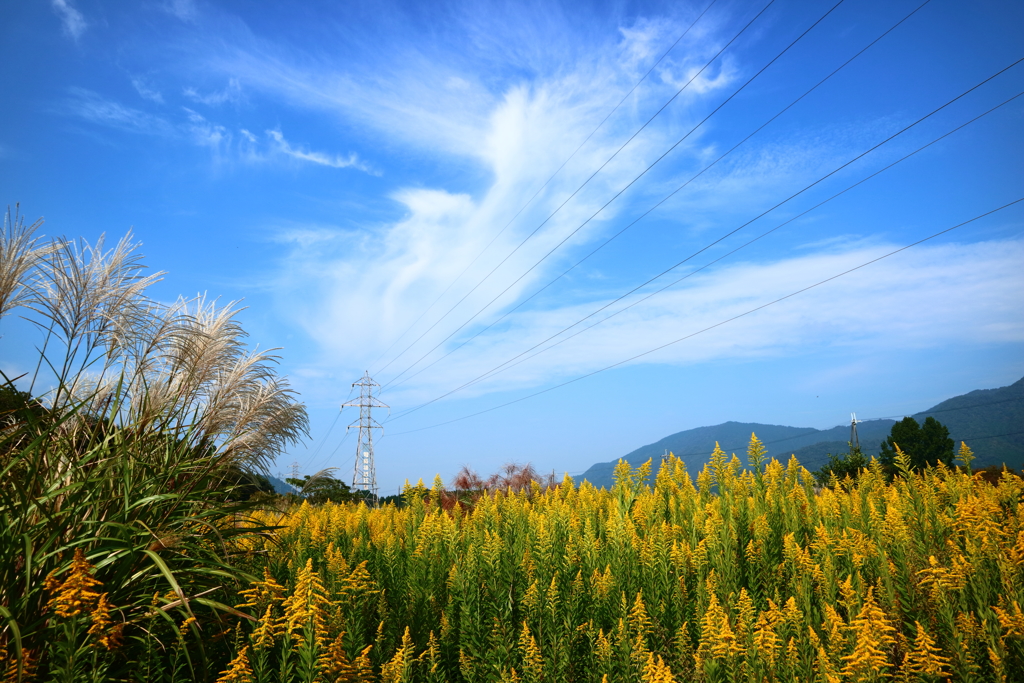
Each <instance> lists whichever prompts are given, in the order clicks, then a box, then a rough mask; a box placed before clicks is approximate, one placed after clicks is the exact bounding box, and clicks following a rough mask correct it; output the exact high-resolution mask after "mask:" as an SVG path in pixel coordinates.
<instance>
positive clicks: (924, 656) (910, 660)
mask: <svg viewBox="0 0 1024 683" xmlns="http://www.w3.org/2000/svg"><path fill="white" fill-rule="evenodd" d="M914 623H915V624H916V625H917V635H916V636H915V637H914V646H913V648H911V650H910V652H908V653H907V658H906V661H905V662H904V663H903V666H904V668H905V669H906V671H907V673H909V674H913V675H915V676H938V677H944V676H948V675H949V672H948V671H947V670H946V667H948V666H949V658H948V657H943V656H942V650H940V649H939V648H938V647H936V646H935V640H934V639H932V637H931V636H930V635H929V634H928V632H927V631H925V630H924V627H923V626H921V622H919V621H918V622H914Z"/></svg>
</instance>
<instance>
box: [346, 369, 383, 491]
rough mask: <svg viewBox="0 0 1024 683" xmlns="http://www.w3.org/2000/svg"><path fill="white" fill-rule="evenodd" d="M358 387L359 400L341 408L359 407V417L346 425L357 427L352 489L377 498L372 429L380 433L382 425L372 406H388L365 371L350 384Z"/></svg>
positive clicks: (377, 385)
mask: <svg viewBox="0 0 1024 683" xmlns="http://www.w3.org/2000/svg"><path fill="white" fill-rule="evenodd" d="M352 386H353V387H359V400H358V401H350V402H348V403H345V404H344V405H342V408H347V407H352V408H359V419H358V420H356V421H355V422H353V423H352V424H350V425H349V426H348V429H352V428H353V427H358V428H359V443H357V444H356V462H355V466H354V469H353V472H352V490H353V491H363V492H364V494H365V495H367V496H369V497H372V498H373V500H374V502H376V500H377V470H376V468H375V466H374V462H373V430H374V429H379V430H381V433H383V431H384V427H383V426H381V424H380V423H379V422H377V421H376V420H374V419H373V414H372V410H373V409H374V408H388V407H389V406H387V405H386V404H384V403H382V402H381V401H380V399H378V398H377V397H376V396H374V393H376V392H379V391H380V385H379V384H377V383H376V382H374V381H373V380H372V379H371V378H370V373H369V372H366V374H364V375H363V377H362V379H360V380H359V381H358V382H354V383H353V384H352Z"/></svg>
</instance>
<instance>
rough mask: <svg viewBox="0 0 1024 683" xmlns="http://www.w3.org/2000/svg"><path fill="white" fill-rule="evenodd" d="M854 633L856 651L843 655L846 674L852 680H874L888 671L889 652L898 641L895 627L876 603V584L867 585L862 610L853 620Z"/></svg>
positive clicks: (851, 626)
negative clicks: (868, 586)
mask: <svg viewBox="0 0 1024 683" xmlns="http://www.w3.org/2000/svg"><path fill="white" fill-rule="evenodd" d="M850 629H852V630H853V632H854V645H853V652H852V653H851V654H849V655H846V656H845V657H843V661H845V662H846V666H845V667H844V668H843V675H844V676H847V677H849V678H850V679H851V680H855V681H860V680H871V679H873V678H877V677H879V676H882V675H884V674H885V672H886V670H887V669H888V667H889V651H890V648H891V647H892V646H893V644H894V643H895V642H896V641H895V638H894V637H893V634H894V632H895V631H896V629H895V628H893V626H892V625H891V624H890V623H889V618H888V617H887V616H886V615H885V612H883V611H882V609H881V608H880V607H879V606H878V603H877V602H875V596H874V587H871V588H868V594H867V596H866V597H865V598H864V605H863V606H862V607H861V609H860V613H859V614H858V615H857V616H856V617H855V618H854V619H853V620H852V621H851V624H850Z"/></svg>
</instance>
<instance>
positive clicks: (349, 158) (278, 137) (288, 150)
mask: <svg viewBox="0 0 1024 683" xmlns="http://www.w3.org/2000/svg"><path fill="white" fill-rule="evenodd" d="M246 133H248V131H246ZM267 136H268V137H269V138H270V139H271V140H272V141H273V142H274V145H275V148H276V150H277V151H278V152H280V153H281V154H284V155H286V156H289V157H292V158H293V159H300V160H302V161H308V162H310V163H313V164H319V165H320V166H330V167H331V168H356V169H359V170H360V171H365V172H366V173H372V174H376V175H379V172H377V171H374V170H373V169H371V168H370V167H369V166H367V165H366V164H365V163H363V162H362V161H361V160H360V159H359V156H358V155H357V154H356V153H355V152H349V153H348V154H347V155H346V156H342V155H340V154H327V153H325V152H314V151H310V150H305V149H302V148H301V147H293V146H292V145H291V143H289V142H288V141H287V140H286V139H285V137H284V134H283V133H282V132H281V131H280V130H268V131H267ZM249 138H250V141H253V142H255V137H253V136H252V133H249Z"/></svg>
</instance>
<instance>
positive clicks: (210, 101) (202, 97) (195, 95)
mask: <svg viewBox="0 0 1024 683" xmlns="http://www.w3.org/2000/svg"><path fill="white" fill-rule="evenodd" d="M182 93H183V94H184V95H185V97H187V98H188V99H190V100H192V101H193V102H198V103H199V104H205V105H207V106H211V107H216V106H220V105H222V104H225V103H227V102H233V103H237V102H240V101H241V100H242V85H241V84H240V83H239V82H238V79H237V78H230V79H228V84H227V85H226V86H224V88H222V89H220V90H214V91H212V92H208V93H205V94H202V93H200V92H199V91H198V90H197V89H196V88H192V87H188V88H185V89H184V90H183V91H182Z"/></svg>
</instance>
